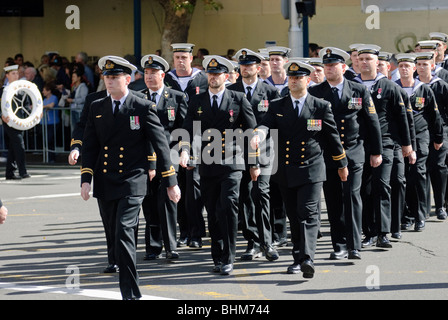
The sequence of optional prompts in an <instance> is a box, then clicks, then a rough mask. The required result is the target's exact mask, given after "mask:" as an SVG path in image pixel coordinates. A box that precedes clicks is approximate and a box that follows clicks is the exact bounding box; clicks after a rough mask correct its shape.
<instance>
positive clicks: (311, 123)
mask: <svg viewBox="0 0 448 320" xmlns="http://www.w3.org/2000/svg"><path fill="white" fill-rule="evenodd" d="M306 128H307V130H308V131H320V130H322V120H316V119H308V120H307V126H306Z"/></svg>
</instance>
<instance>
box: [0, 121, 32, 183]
mask: <svg viewBox="0 0 448 320" xmlns="http://www.w3.org/2000/svg"><path fill="white" fill-rule="evenodd" d="M3 128H4V130H5V133H6V138H7V141H8V158H7V161H6V173H5V176H6V177H12V176H14V171H15V170H16V166H17V169H18V170H19V175H20V176H23V175H25V174H26V173H27V171H26V163H25V142H24V141H23V134H24V132H23V131H21V130H16V129H14V128H11V127H10V126H8V125H7V124H5V125H4V126H3Z"/></svg>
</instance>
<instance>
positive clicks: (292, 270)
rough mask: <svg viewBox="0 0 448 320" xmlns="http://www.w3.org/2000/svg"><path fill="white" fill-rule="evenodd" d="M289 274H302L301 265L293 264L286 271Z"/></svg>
mask: <svg viewBox="0 0 448 320" xmlns="http://www.w3.org/2000/svg"><path fill="white" fill-rule="evenodd" d="M286 273H287V274H296V273H300V263H293V264H292V265H290V266H289V267H288V269H286Z"/></svg>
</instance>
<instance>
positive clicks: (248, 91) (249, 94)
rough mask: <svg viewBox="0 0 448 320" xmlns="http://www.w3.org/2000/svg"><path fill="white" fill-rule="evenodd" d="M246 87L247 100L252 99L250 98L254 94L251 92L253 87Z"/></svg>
mask: <svg viewBox="0 0 448 320" xmlns="http://www.w3.org/2000/svg"><path fill="white" fill-rule="evenodd" d="M246 89H247V94H246V97H247V100H249V101H250V99H251V98H252V94H251V93H250V92H251V90H252V87H247V88H246Z"/></svg>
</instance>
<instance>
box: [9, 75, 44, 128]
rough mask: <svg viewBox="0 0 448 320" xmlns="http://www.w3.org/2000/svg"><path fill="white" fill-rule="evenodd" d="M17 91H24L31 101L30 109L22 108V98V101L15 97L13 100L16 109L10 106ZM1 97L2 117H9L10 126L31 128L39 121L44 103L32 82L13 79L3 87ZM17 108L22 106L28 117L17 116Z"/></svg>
mask: <svg viewBox="0 0 448 320" xmlns="http://www.w3.org/2000/svg"><path fill="white" fill-rule="evenodd" d="M19 92H24V93H26V94H27V95H28V96H29V97H30V98H31V102H32V109H31V111H29V110H27V109H25V108H24V106H23V103H24V99H22V101H18V100H17V99H16V100H15V101H14V102H15V104H16V105H17V108H16V110H13V108H12V106H13V99H14V96H15V95H16V94H18V93H19ZM1 99H2V105H1V107H2V115H3V116H4V117H9V121H8V123H7V124H8V126H10V127H11V128H14V129H17V130H22V131H25V130H29V129H31V128H33V127H34V126H36V125H37V124H38V123H39V122H40V120H41V117H42V112H43V110H44V105H43V101H42V95H41V93H40V92H39V89H38V88H37V86H36V85H35V84H34V83H32V82H30V81H28V80H17V81H14V82H13V83H11V84H10V85H8V86H6V87H5V89H4V90H3V95H2V97H1ZM19 102H21V105H19ZM18 108H23V109H24V110H25V113H27V114H28V117H26V118H23V119H22V118H20V117H18V116H17V115H16V114H15V112H17V109H18Z"/></svg>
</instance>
